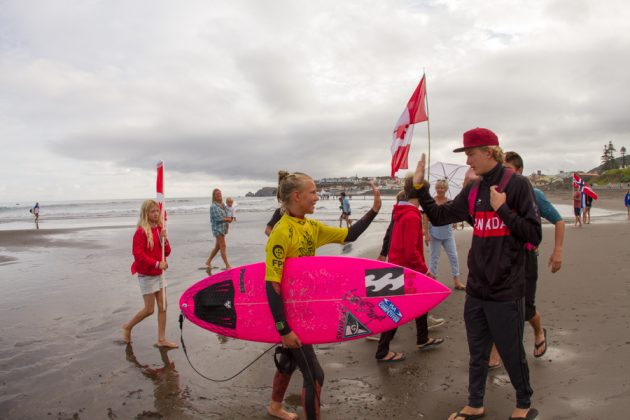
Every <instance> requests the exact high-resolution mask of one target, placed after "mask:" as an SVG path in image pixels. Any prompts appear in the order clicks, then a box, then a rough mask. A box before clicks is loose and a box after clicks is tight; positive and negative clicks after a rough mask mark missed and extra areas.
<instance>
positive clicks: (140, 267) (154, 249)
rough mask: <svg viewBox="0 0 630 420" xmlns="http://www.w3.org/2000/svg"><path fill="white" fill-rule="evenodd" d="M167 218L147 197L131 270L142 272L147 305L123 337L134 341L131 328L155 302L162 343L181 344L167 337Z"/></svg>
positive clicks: (156, 204) (145, 303)
mask: <svg viewBox="0 0 630 420" xmlns="http://www.w3.org/2000/svg"><path fill="white" fill-rule="evenodd" d="M163 225H164V222H163V220H162V214H161V212H160V206H159V204H158V203H157V201H154V200H145V202H144V203H142V207H140V219H139V220H138V229H137V230H136V233H135V234H134V235H133V258H134V262H133V264H132V265H131V273H132V274H136V273H138V282H139V283H140V291H141V292H142V298H143V299H144V308H142V309H141V310H140V311H139V312H138V313H137V314H135V315H134V317H133V318H131V321H129V322H128V323H126V324H124V325H123V327H122V328H123V339H124V341H125V343H130V342H131V330H132V328H133V327H134V326H135V325H136V324H138V323H139V322H140V321H142V320H143V319H145V318H146V317H148V316H151V315H152V314H153V310H154V308H155V303H156V302H157V305H158V341H157V343H156V345H157V346H158V347H168V348H177V344H175V343H173V342H171V341H168V340H167V339H166V306H165V300H164V298H163V297H162V295H163V294H164V287H166V281H165V280H164V278H163V277H162V276H161V274H162V271H163V270H166V269H167V268H168V263H167V262H166V259H164V260H162V241H161V239H162V238H164V255H165V256H168V255H170V253H171V246H170V244H169V243H168V239H167V235H166V229H164V230H163V229H162V226H163Z"/></svg>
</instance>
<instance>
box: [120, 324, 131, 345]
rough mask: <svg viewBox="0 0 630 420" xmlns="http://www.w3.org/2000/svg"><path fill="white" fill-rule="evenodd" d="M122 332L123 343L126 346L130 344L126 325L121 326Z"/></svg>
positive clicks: (129, 332) (129, 334)
mask: <svg viewBox="0 0 630 420" xmlns="http://www.w3.org/2000/svg"><path fill="white" fill-rule="evenodd" d="M122 330H123V341H124V342H125V343H127V344H129V343H131V329H130V328H129V327H127V324H124V325H123V326H122Z"/></svg>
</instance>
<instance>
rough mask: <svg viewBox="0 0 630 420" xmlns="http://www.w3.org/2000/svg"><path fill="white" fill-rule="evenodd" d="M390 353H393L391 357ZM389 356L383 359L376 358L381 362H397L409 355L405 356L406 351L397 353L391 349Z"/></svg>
mask: <svg viewBox="0 0 630 420" xmlns="http://www.w3.org/2000/svg"><path fill="white" fill-rule="evenodd" d="M389 353H391V354H392V355H391V356H390V357H387V356H389ZM389 353H388V354H387V356H385V357H383V358H382V359H376V361H377V362H379V363H395V362H402V361H403V360H405V359H406V358H407V357H406V356H405V353H397V352H395V351H390V352H389Z"/></svg>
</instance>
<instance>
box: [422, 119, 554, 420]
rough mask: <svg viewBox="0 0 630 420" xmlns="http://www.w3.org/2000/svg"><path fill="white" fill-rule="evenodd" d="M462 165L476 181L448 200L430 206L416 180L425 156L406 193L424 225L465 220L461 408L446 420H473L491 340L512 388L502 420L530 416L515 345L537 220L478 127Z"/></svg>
mask: <svg viewBox="0 0 630 420" xmlns="http://www.w3.org/2000/svg"><path fill="white" fill-rule="evenodd" d="M454 152H465V153H466V156H467V160H466V163H467V164H468V165H469V166H470V167H471V168H472V169H473V170H474V172H475V174H476V175H478V176H480V180H479V181H475V182H472V183H470V184H468V185H467V186H465V187H464V189H463V190H462V191H461V192H460V193H459V194H458V195H457V196H456V197H455V199H453V201H451V202H449V203H446V204H443V205H441V206H438V205H437V204H436V203H435V201H434V200H433V198H431V195H430V194H429V185H428V184H427V183H426V181H424V172H425V156H424V154H422V157H421V158H420V161H419V162H418V165H417V168H416V171H415V173H414V178H413V181H414V188H416V189H417V190H418V196H419V200H420V204H421V205H422V207H423V208H424V211H425V214H426V215H427V217H428V218H429V220H430V221H431V223H432V224H434V225H436V226H441V225H446V224H449V223H455V222H459V221H467V222H468V223H469V224H470V225H472V226H473V228H474V229H473V239H472V244H471V247H470V251H469V253H468V281H467V286H466V303H465V306H464V321H465V324H466V335H467V339H468V350H469V353H470V363H469V372H468V373H469V377H468V381H469V383H468V404H467V405H466V406H465V407H464V408H463V409H462V410H460V411H459V412H457V413H453V414H451V416H450V417H449V420H463V419H476V418H481V416H483V415H484V414H485V408H484V405H483V399H484V394H485V385H486V378H487V375H488V360H489V357H490V349H491V347H492V342H493V341H494V342H495V343H496V345H497V349H498V350H499V354H500V355H501V358H502V359H503V362H504V365H505V369H506V370H507V372H508V375H509V377H510V381H511V382H512V386H514V389H515V391H516V408H515V409H514V410H513V411H512V414H511V417H510V419H521V418H522V419H533V418H535V417H536V415H537V414H538V411H537V410H536V409H535V408H531V399H530V398H531V396H532V394H533V391H532V388H531V386H530V383H529V368H528V366H527V359H526V355H525V350H524V348H523V328H524V322H525V307H524V297H525V265H524V264H525V256H526V255H525V254H526V252H527V251H526V249H525V244H526V243H528V242H529V243H531V244H533V245H538V244H539V243H540V241H541V238H542V229H541V225H540V216H539V214H538V209H537V207H536V201H535V199H534V193H533V190H532V186H531V184H530V183H529V181H528V180H527V178H525V177H523V176H521V175H518V174H514V173H513V172H511V171H508V172H506V170H505V169H504V168H503V165H502V164H501V163H502V162H503V152H502V151H501V148H500V147H499V139H498V137H497V136H496V134H494V133H493V132H492V131H490V130H488V129H486V128H475V129H472V130H469V131H467V132H465V133H464V146H463V147H461V148H458V149H455V150H454Z"/></svg>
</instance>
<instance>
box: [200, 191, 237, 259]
mask: <svg viewBox="0 0 630 420" xmlns="http://www.w3.org/2000/svg"><path fill="white" fill-rule="evenodd" d="M228 223H232V218H231V217H230V215H229V214H228V210H227V207H225V204H223V196H222V195H221V190H220V189H218V188H215V189H214V190H212V205H211V206H210V225H211V227H212V236H214V237H215V238H216V242H215V243H214V248H213V249H212V251H211V252H210V256H209V257H208V259H207V260H206V266H207V267H208V271H211V270H212V260H213V258H214V257H215V256H216V255H217V253H219V252H221V258H222V259H223V263H225V269H226V270H229V269H230V268H232V266H231V265H230V263H229V262H228V259H227V244H226V242H225V235H227V229H228Z"/></svg>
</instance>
